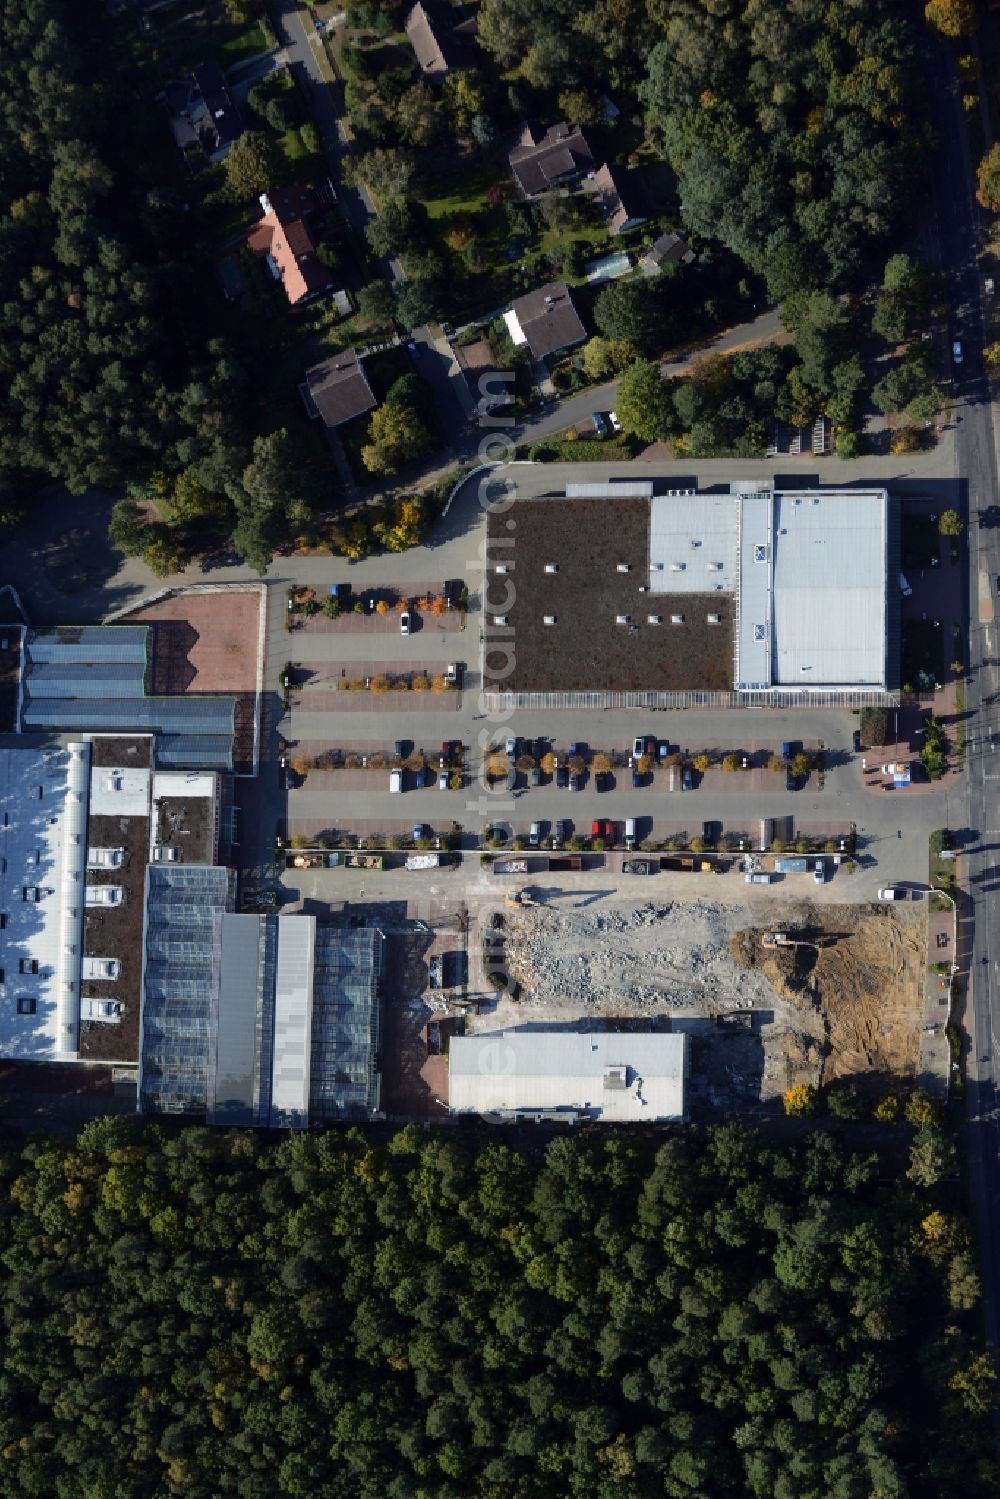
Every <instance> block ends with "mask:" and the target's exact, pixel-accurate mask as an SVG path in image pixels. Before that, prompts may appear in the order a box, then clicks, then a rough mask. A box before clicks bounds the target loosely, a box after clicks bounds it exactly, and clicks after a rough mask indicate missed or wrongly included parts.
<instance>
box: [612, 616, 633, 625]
mask: <svg viewBox="0 0 1000 1499" xmlns="http://www.w3.org/2000/svg"><path fill="white" fill-rule="evenodd" d="M631 618H632V616H631V614H616V615H615V624H616V625H627V624H628V623H629V621H630V619H631Z"/></svg>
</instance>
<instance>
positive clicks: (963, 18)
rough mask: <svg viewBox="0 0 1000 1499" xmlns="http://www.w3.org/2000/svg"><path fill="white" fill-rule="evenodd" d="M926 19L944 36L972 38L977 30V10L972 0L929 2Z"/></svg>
mask: <svg viewBox="0 0 1000 1499" xmlns="http://www.w3.org/2000/svg"><path fill="white" fill-rule="evenodd" d="M924 18H925V20H926V21H927V24H928V25H929V26H932V27H933V28H934V30H935V31H939V32H940V33H941V35H942V36H947V37H952V38H954V37H960V36H971V35H972V33H973V31H975V29H976V8H975V6H974V5H973V3H972V0H927V4H926V5H925V6H924Z"/></svg>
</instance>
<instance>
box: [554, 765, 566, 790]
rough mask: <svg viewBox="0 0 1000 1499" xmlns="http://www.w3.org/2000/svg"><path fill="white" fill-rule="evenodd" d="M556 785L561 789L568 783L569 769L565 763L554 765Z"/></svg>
mask: <svg viewBox="0 0 1000 1499" xmlns="http://www.w3.org/2000/svg"><path fill="white" fill-rule="evenodd" d="M556 785H557V786H558V787H559V788H560V789H561V790H563V791H565V790H566V787H567V786H568V785H569V771H568V769H567V768H566V766H565V765H557V766H556Z"/></svg>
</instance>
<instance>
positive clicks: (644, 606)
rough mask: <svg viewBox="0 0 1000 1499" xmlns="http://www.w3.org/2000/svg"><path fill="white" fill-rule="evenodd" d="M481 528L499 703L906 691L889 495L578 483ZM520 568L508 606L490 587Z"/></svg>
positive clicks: (753, 699)
mask: <svg viewBox="0 0 1000 1499" xmlns="http://www.w3.org/2000/svg"><path fill="white" fill-rule="evenodd" d="M488 525H489V540H488V547H487V562H486V579H485V584H486V587H485V595H484V597H485V605H484V613H485V648H484V658H483V669H484V681H485V685H486V686H487V688H488V689H493V691H492V695H491V696H490V699H489V700H490V702H491V705H494V704H496V705H498V706H501V707H503V708H509V707H529V706H531V707H542V706H545V705H546V704H547V703H548V702H549V701H550V700H551V698H552V696H553V695H561V697H562V705H563V706H570V705H571V702H568V701H566V697H565V695H566V694H577V695H578V696H579V701H580V704H581V705H584V699H586V705H589V706H595V707H596V706H602V705H612V703H613V704H614V705H620V700H621V702H623V703H624V704H625V705H626V706H627V705H630V704H631V701H632V696H635V697H637V698H641V701H637V702H636V704H635V705H636V706H657V705H660V706H664V707H667V706H684V705H685V703H687V702H691V703H694V702H696V701H697V702H702V703H705V704H706V705H717V706H739V705H740V704H741V703H748V704H751V703H765V704H766V703H785V704H794V703H809V702H825V703H837V704H838V705H842V706H851V707H856V706H860V705H861V704H863V703H866V702H870V703H885V702H891V701H893V700H894V696H895V694H896V693H897V692H898V672H899V647H900V641H899V589H898V587H897V586H894V580H895V579H897V577H898V573H899V539H898V521H897V515H896V507H895V504H894V502H893V500H892V498H891V496H890V495H889V493H888V491H887V490H885V489H880V488H869V489H862V488H858V489H846V488H845V489H821V488H817V489H802V490H798V489H790V488H789V489H778V488H775V486H774V484H773V483H772V482H771V481H769V480H764V481H749V480H747V481H738V482H735V483H733V484H731V485H730V486H729V488H728V490H725V491H719V492H715V491H701V490H698V489H693V488H686V489H666V490H658V489H657V485H656V483H655V481H651V480H634V481H633V480H611V481H606V482H590V483H571V484H568V485H567V486H566V489H565V492H564V493H563V494H561V495H558V496H552V495H543V496H539V497H538V498H537V499H536V498H532V499H517V500H515V501H514V503H513V504H505V505H504V507H503V514H502V516H499V515H498V516H496V517H494V516H492V515H491V516H490V517H489V522H488ZM515 569H516V590H514V592H513V594H512V595H511V596H510V597H509V601H508V593H509V590H508V589H507V587H506V585H504V584H503V583H502V582H501V581H500V578H497V579H494V578H493V577H491V576H490V575H491V574H498V575H501V576H502V575H504V574H506V573H508V572H513V571H515ZM491 598H494V599H496V600H497V604H496V605H495V607H494V609H493V610H491V608H490V600H491ZM491 639H492V640H493V641H495V642H496V645H495V652H494V654H493V655H492V656H491ZM512 663H513V664H512ZM630 694H631V695H632V696H629V695H630ZM706 694H707V696H706Z"/></svg>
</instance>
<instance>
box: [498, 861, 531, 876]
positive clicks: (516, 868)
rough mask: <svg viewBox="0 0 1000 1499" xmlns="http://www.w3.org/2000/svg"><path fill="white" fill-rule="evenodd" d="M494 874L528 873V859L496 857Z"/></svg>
mask: <svg viewBox="0 0 1000 1499" xmlns="http://www.w3.org/2000/svg"><path fill="white" fill-rule="evenodd" d="M493 873H494V874H527V873H528V861H527V859H494V860H493Z"/></svg>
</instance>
